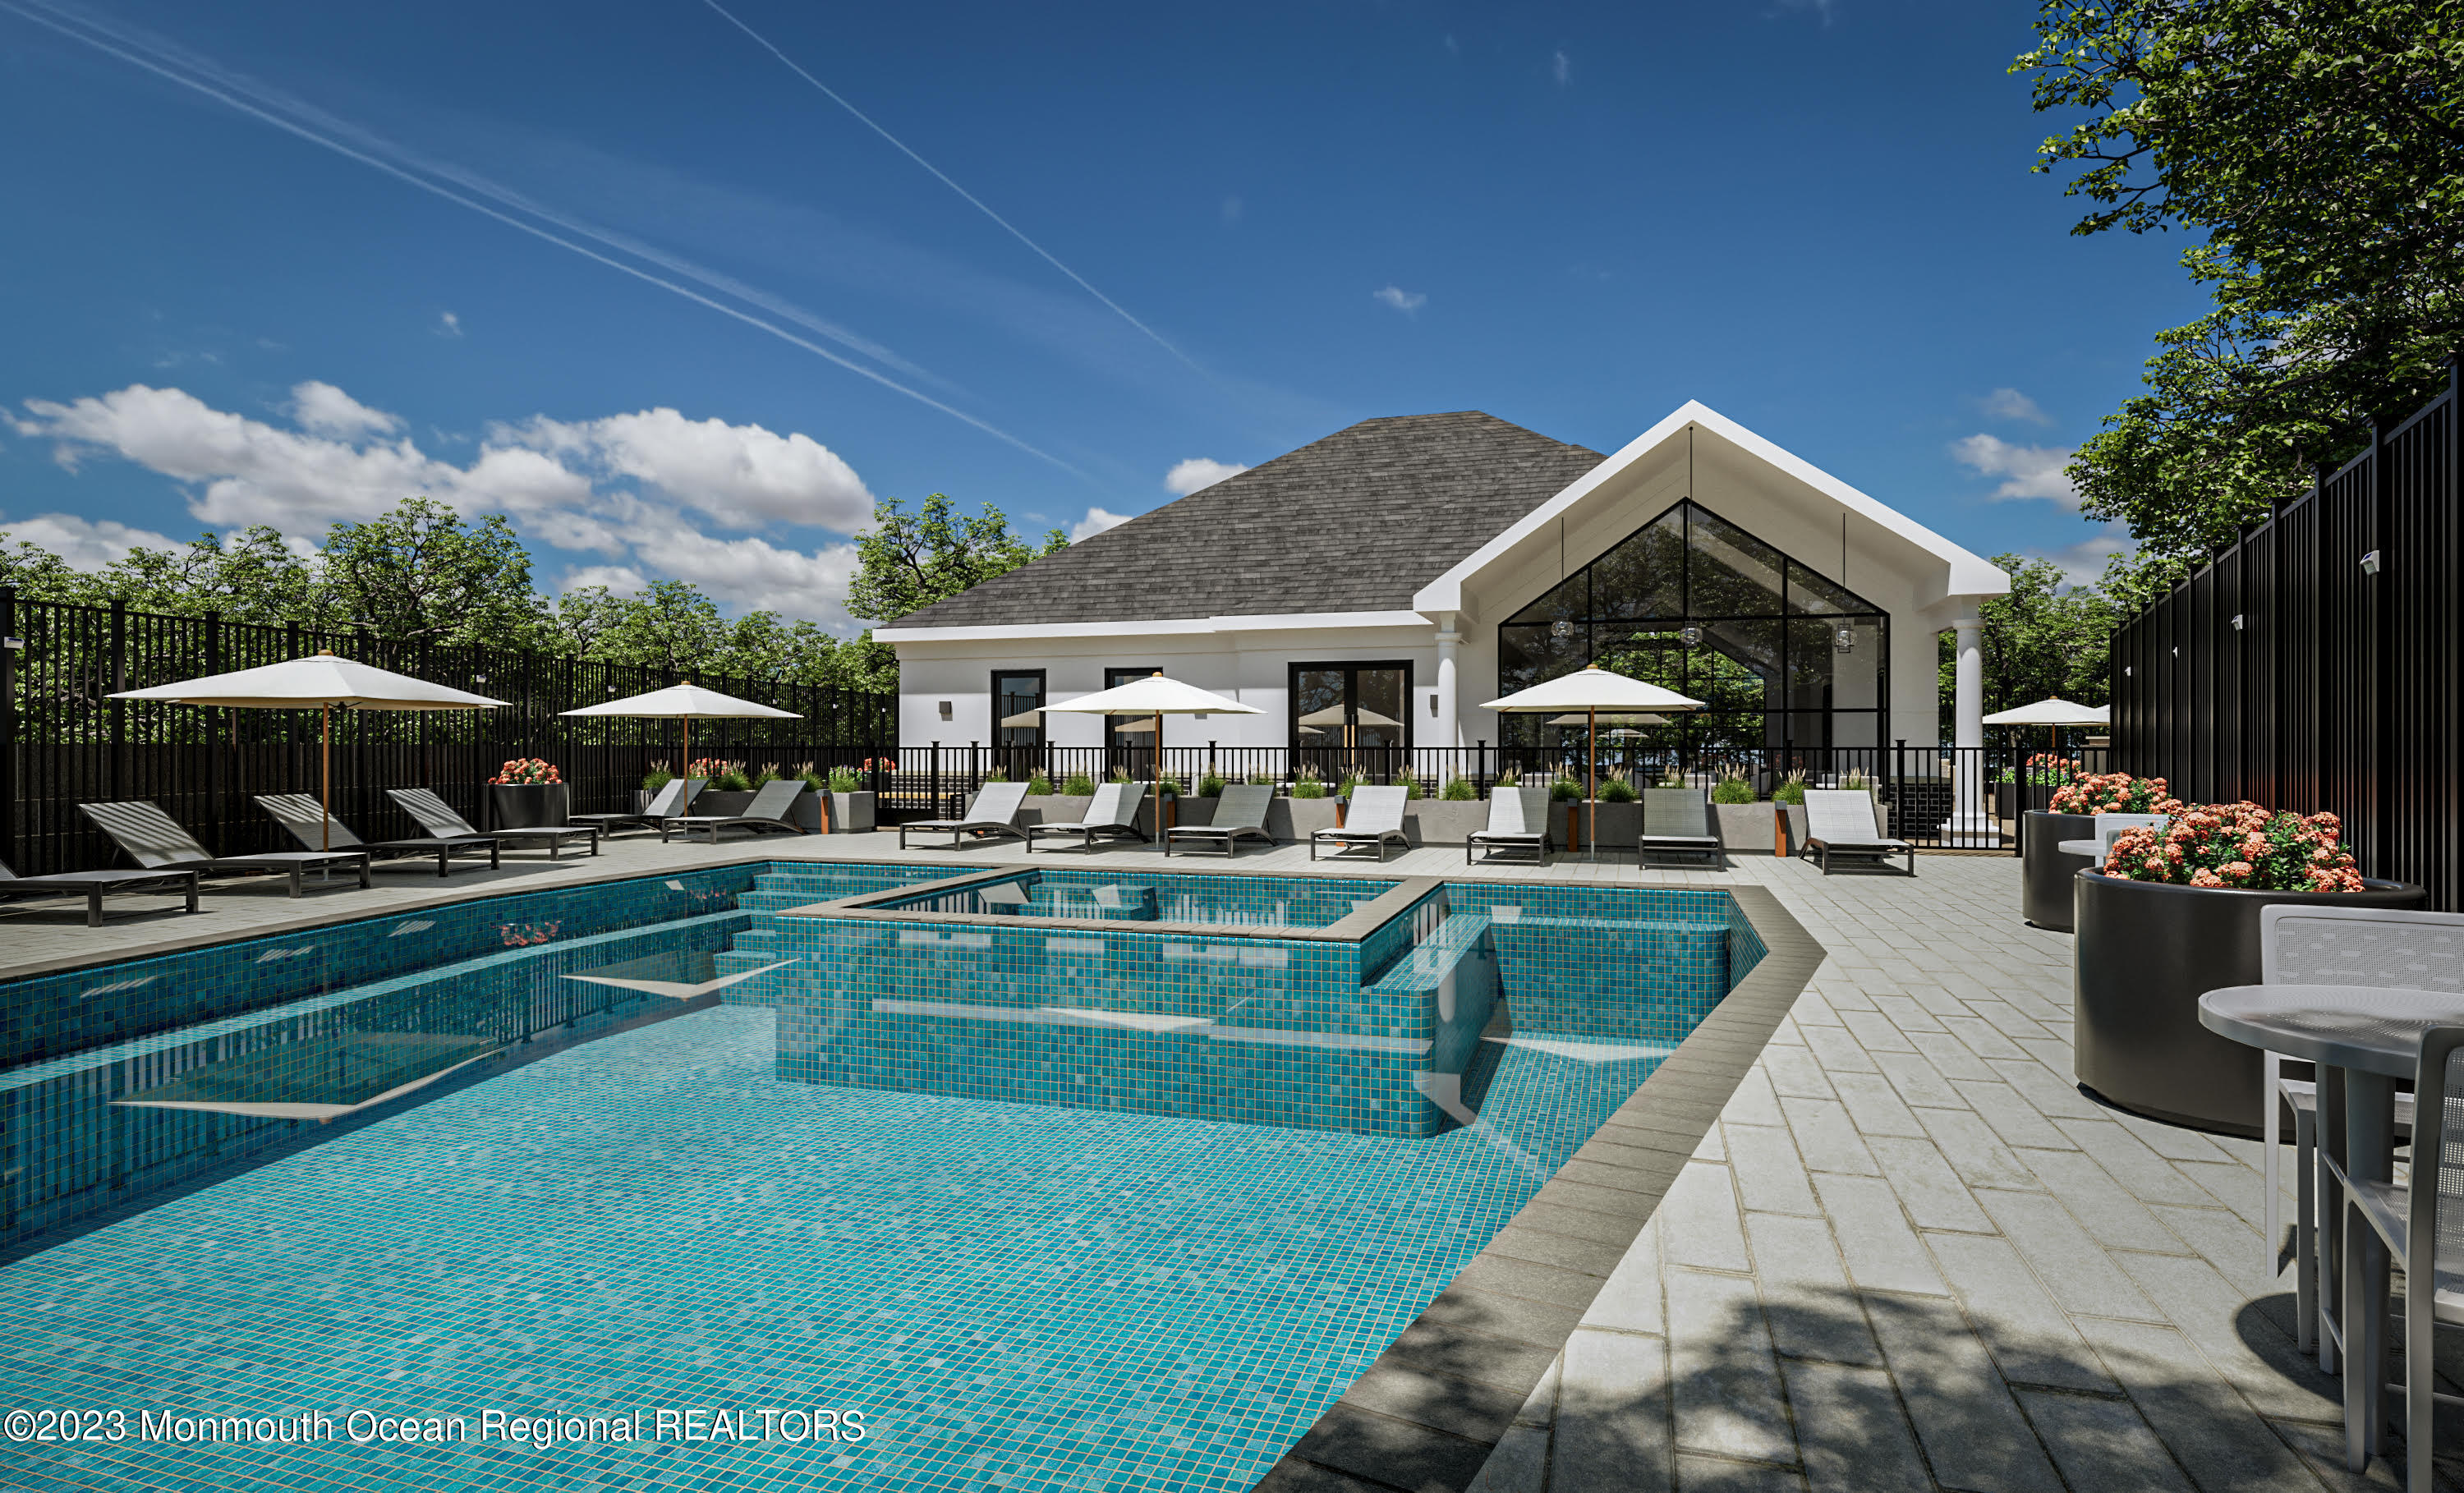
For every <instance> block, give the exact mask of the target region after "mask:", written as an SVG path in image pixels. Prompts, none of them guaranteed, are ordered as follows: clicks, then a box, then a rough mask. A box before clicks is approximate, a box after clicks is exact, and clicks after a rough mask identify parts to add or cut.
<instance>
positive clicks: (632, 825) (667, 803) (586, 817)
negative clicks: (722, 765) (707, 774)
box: [565, 778, 710, 835]
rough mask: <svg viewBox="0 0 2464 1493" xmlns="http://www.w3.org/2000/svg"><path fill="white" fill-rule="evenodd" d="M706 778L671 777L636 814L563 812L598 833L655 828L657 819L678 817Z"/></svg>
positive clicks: (690, 806)
mask: <svg viewBox="0 0 2464 1493" xmlns="http://www.w3.org/2000/svg"><path fill="white" fill-rule="evenodd" d="M709 781H710V779H707V778H671V779H668V780H667V781H666V782H665V783H664V784H662V785H661V786H660V788H659V791H658V792H656V793H653V794H651V795H650V801H649V802H648V803H646V804H644V805H643V806H642V811H641V812H640V813H638V814H567V815H566V816H565V818H566V819H567V820H569V821H571V822H572V823H576V824H587V825H589V826H590V827H591V828H593V829H596V830H598V831H599V832H600V834H602V835H612V834H614V833H615V832H616V831H618V830H620V829H656V828H658V827H659V822H660V821H661V820H669V819H680V818H682V817H683V816H684V815H685V814H686V813H687V812H688V811H689V810H690V809H691V808H692V806H693V800H694V799H695V798H696V797H698V796H699V795H700V793H701V790H702V785H703V784H704V783H707V782H709Z"/></svg>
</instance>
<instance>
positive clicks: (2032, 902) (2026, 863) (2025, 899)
mask: <svg viewBox="0 0 2464 1493" xmlns="http://www.w3.org/2000/svg"><path fill="white" fill-rule="evenodd" d="M2095 833H2096V816H2095V815H2093V814H2045V813H2040V812H2038V811H2037V810H2035V809H2030V810H2029V811H2028V812H2027V813H2026V814H2025V815H2024V816H2022V817H2021V819H2020V823H2019V915H2020V916H2021V917H2024V918H2026V919H2027V920H2028V921H2029V922H2031V923H2034V924H2035V925H2036V926H2037V927H2038V928H2050V929H2052V930H2053V931H2054V932H2056V933H2069V932H2070V931H2071V879H2072V878H2073V877H2075V876H2077V875H2078V874H2079V872H2081V871H2083V870H2086V869H2087V868H2088V867H2091V866H2094V865H2095V864H2096V857H2094V856H2092V855H2064V854H2062V852H2061V851H2060V850H2059V849H2058V848H2057V846H2058V845H2061V843H2062V842H2063V841H2065V840H2085V839H2088V838H2090V837H2091V836H2093V835H2094V834H2095Z"/></svg>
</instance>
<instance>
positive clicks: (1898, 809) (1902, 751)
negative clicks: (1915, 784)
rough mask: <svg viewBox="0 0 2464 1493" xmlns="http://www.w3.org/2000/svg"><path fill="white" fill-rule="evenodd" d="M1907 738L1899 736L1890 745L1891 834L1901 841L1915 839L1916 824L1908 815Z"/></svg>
mask: <svg viewBox="0 0 2464 1493" xmlns="http://www.w3.org/2000/svg"><path fill="white" fill-rule="evenodd" d="M1907 757H1908V738H1907V737H1905V736H1901V737H1898V738H1897V739H1895V740H1894V741H1892V743H1891V833H1893V834H1894V835H1897V836H1898V837H1899V838H1901V839H1902V840H1913V839H1915V838H1916V822H1915V821H1914V819H1913V818H1911V817H1910V815H1909V813H1908V790H1907V772H1906V768H1907Z"/></svg>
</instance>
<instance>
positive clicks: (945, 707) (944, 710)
mask: <svg viewBox="0 0 2464 1493" xmlns="http://www.w3.org/2000/svg"><path fill="white" fill-rule="evenodd" d="M941 718H942V719H943V720H948V719H950V718H951V715H950V702H949V701H947V700H943V701H942V702H941Z"/></svg>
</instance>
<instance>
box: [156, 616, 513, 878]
mask: <svg viewBox="0 0 2464 1493" xmlns="http://www.w3.org/2000/svg"><path fill="white" fill-rule="evenodd" d="M111 698H113V699H115V700H168V701H170V702H172V703H173V704H177V705H203V706H219V707H222V708H224V709H227V710H262V711H316V712H319V714H320V716H321V719H320V721H319V727H318V758H319V761H318V773H317V776H318V784H317V806H318V808H319V810H320V811H321V812H322V813H323V815H324V833H323V834H321V835H319V837H318V838H319V840H321V841H322V842H323V847H324V848H326V849H328V850H330V849H332V848H333V847H334V807H333V805H334V707H335V706H337V705H345V706H357V707H358V708H359V709H361V710H363V711H473V710H478V711H485V710H494V709H495V708H496V707H497V706H499V705H502V704H504V703H505V702H504V701H502V700H499V699H494V698H491V697H490V696H488V695H484V694H473V693H472V692H470V691H468V690H456V689H454V688H452V687H451V686H450V685H441V684H430V683H429V682H428V681H427V680H425V679H413V678H412V677H410V676H409V675H408V674H398V673H395V672H394V671H393V670H389V669H379V668H378V667H376V666H375V665H374V664H363V663H360V662H358V661H357V660H355V659H348V658H337V657H335V656H334V655H333V654H332V653H330V652H325V651H322V650H320V651H319V652H316V653H313V654H310V655H309V656H308V657H306V658H293V659H285V660H284V661H283V662H281V663H279V664H267V665H265V666H263V667H262V668H258V669H242V670H237V671H235V672H232V673H228V674H208V675H207V676H205V677H204V678H202V679H186V680H182V681H181V682H180V683H178V684H162V685H156V686H155V687H154V688H152V689H150V690H123V691H121V692H119V693H117V694H115V695H113V696H111Z"/></svg>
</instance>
